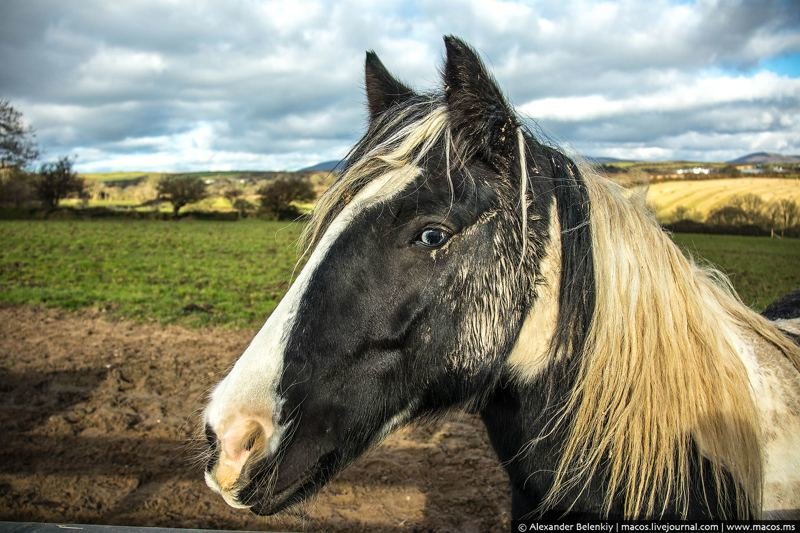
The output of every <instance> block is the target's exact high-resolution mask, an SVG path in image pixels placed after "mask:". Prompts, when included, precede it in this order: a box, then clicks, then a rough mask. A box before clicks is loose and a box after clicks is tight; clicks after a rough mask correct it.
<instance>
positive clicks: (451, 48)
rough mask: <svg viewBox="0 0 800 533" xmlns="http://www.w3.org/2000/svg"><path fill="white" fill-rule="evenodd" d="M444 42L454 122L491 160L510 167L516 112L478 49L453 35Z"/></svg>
mask: <svg viewBox="0 0 800 533" xmlns="http://www.w3.org/2000/svg"><path fill="white" fill-rule="evenodd" d="M444 44H445V48H446V49H447V60H446V62H445V66H444V72H443V78H444V93H445V99H446V101H447V108H448V112H449V114H450V124H451V126H452V128H453V130H454V131H455V132H457V134H461V135H464V136H465V137H467V138H468V139H469V140H470V145H472V146H474V148H475V150H476V151H477V152H478V153H479V155H481V156H483V158H484V159H486V160H487V162H489V163H492V164H494V165H495V166H496V167H498V169H499V170H507V167H508V163H509V161H510V159H511V158H512V157H513V154H514V149H515V145H516V144H515V143H516V142H517V139H516V129H517V126H518V123H517V119H516V115H515V114H514V112H513V110H512V109H511V106H510V105H509V104H508V103H507V101H506V99H505V97H504V96H503V93H502V91H501V90H500V88H499V87H498V86H497V82H495V80H494V79H493V78H492V76H491V74H489V72H488V71H487V70H486V67H485V66H484V64H483V62H482V61H481V60H480V58H479V57H478V54H477V53H476V52H475V50H473V49H472V48H471V47H470V46H469V45H468V44H466V43H465V42H464V41H462V40H461V39H458V38H457V37H453V36H452V35H448V36H446V37H445V38H444Z"/></svg>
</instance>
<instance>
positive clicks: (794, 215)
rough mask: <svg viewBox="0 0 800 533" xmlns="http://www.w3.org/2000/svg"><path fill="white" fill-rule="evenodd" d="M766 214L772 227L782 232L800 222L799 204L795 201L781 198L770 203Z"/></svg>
mask: <svg viewBox="0 0 800 533" xmlns="http://www.w3.org/2000/svg"><path fill="white" fill-rule="evenodd" d="M768 215H769V220H770V223H771V226H772V229H779V230H781V232H783V231H784V230H787V229H789V228H792V227H794V226H796V225H798V223H800V206H798V205H797V202H793V201H792V200H789V199H788V198H782V199H780V200H778V201H777V202H774V203H772V204H770V206H769V211H768Z"/></svg>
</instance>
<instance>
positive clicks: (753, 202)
mask: <svg viewBox="0 0 800 533" xmlns="http://www.w3.org/2000/svg"><path fill="white" fill-rule="evenodd" d="M728 205H730V206H732V207H738V208H739V209H741V211H742V213H744V224H752V225H754V226H766V215H765V212H764V211H765V207H766V204H765V203H764V200H762V199H761V197H760V196H758V195H757V194H752V193H748V194H742V195H739V196H734V197H733V198H732V199H731V201H730V203H729V204H728Z"/></svg>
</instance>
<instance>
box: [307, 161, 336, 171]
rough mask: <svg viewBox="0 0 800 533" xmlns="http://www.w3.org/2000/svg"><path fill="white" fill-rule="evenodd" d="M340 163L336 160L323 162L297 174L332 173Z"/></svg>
mask: <svg viewBox="0 0 800 533" xmlns="http://www.w3.org/2000/svg"><path fill="white" fill-rule="evenodd" d="M340 163H341V161H340V160H338V159H337V160H336V161H323V162H322V163H317V164H316V165H311V166H310V167H306V168H301V169H300V170H299V171H298V172H332V171H333V170H334V169H335V168H336V167H338V166H339V165H340Z"/></svg>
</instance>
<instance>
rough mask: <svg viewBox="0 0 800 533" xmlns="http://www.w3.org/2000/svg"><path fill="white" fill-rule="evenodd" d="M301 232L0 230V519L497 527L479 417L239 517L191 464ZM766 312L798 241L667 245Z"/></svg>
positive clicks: (12, 226)
mask: <svg viewBox="0 0 800 533" xmlns="http://www.w3.org/2000/svg"><path fill="white" fill-rule="evenodd" d="M301 230H302V225H301V224H297V223H277V222H263V221H249V220H248V221H240V222H218V221H216V222H209V221H191V220H181V221H179V222H173V221H122V220H94V221H11V222H0V239H2V242H3V249H2V252H0V400H1V401H0V425H2V427H3V428H4V446H3V447H2V449H0V488H1V490H0V520H29V521H58V522H65V521H66V522H83V523H107V524H127V525H146V526H171V527H208V528H234V529H249V530H260V529H264V530H302V529H308V530H314V531H316V530H324V531H359V530H370V531H375V530H378V531H380V530H387V531H388V530H393V529H396V528H399V527H404V528H409V529H412V530H435V531H489V530H500V529H508V527H509V525H510V518H509V509H510V497H509V494H508V488H507V484H506V476H505V473H504V472H503V470H502V469H501V467H500V466H499V464H498V463H497V461H496V459H495V456H494V452H493V451H492V450H491V448H490V446H489V444H488V439H487V437H486V434H485V431H484V429H483V426H482V424H481V423H480V421H479V419H478V418H477V417H475V416H470V415H466V414H454V415H452V416H450V417H448V418H447V419H446V420H444V421H442V422H439V423H437V424H430V425H420V426H412V427H410V428H406V429H403V430H401V431H399V432H397V433H395V434H393V435H392V436H391V437H389V438H388V439H387V440H386V442H385V443H384V444H383V445H381V446H380V447H379V448H377V449H376V450H373V451H372V452H370V453H369V454H368V455H367V456H366V457H363V458H361V459H360V460H359V461H358V462H357V463H356V464H355V465H353V466H352V467H351V468H349V469H348V470H346V471H345V472H344V473H343V474H342V475H340V476H339V477H337V478H336V479H335V480H334V481H333V482H332V483H330V484H329V485H328V486H327V487H326V488H325V489H324V490H323V491H322V492H321V494H320V495H319V496H318V497H317V498H316V499H315V500H314V502H313V503H312V504H311V505H306V506H303V507H300V508H296V509H293V510H291V511H289V512H287V513H283V514H280V515H278V516H276V517H256V516H254V515H251V514H249V513H247V512H246V511H236V510H233V509H231V508H229V507H228V506H227V505H225V504H224V503H223V502H222V500H221V499H220V498H219V497H217V496H216V495H214V494H212V493H211V491H209V490H208V489H207V488H206V487H205V484H204V482H203V480H202V467H201V466H200V464H198V463H197V461H196V459H195V458H196V457H197V453H196V450H197V448H196V445H195V444H193V443H196V442H199V440H200V438H199V434H198V431H199V427H198V426H199V424H198V414H199V409H200V408H201V406H202V405H203V401H204V398H205V397H206V395H207V394H208V391H209V390H210V389H211V387H212V386H213V385H214V383H215V382H216V381H217V380H218V379H220V378H221V377H222V376H223V375H224V374H225V372H226V370H227V369H228V368H229V367H230V365H232V364H233V362H234V361H235V360H236V359H237V358H238V356H239V355H240V353H241V352H242V350H243V349H244V348H245V347H246V346H247V344H248V342H249V341H250V339H251V338H252V336H253V335H254V334H255V332H256V331H257V329H258V327H260V326H261V324H262V322H263V320H264V318H265V317H266V315H267V314H269V313H270V312H271V310H272V309H274V307H275V305H276V304H277V302H278V300H279V299H280V297H281V296H282V294H283V293H284V291H285V290H286V288H287V286H288V282H289V279H290V277H291V273H292V268H293V266H294V261H295V257H296V247H295V244H296V241H297V239H298V236H299V235H300V232H301ZM675 239H676V241H677V242H678V243H679V244H680V245H681V246H683V247H684V248H686V249H688V250H690V251H691V253H693V254H694V255H696V256H699V257H702V258H704V259H705V260H708V261H711V262H713V263H714V264H716V265H718V266H719V267H721V268H722V269H723V270H725V271H726V272H728V273H729V274H730V275H731V278H732V280H733V282H734V285H736V287H737V288H738V289H739V291H740V294H741V296H742V298H743V299H744V301H745V302H746V303H748V304H750V305H752V306H753V307H754V308H756V309H760V308H761V307H763V306H764V305H765V304H766V303H768V302H769V301H771V300H772V299H774V298H775V297H777V296H779V295H781V294H783V293H786V292H788V291H789V290H791V289H794V288H796V287H798V286H800V269H798V268H796V266H795V265H797V264H800V240H796V239H785V240H770V239H765V238H754V237H731V236H708V235H676V236H675Z"/></svg>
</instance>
